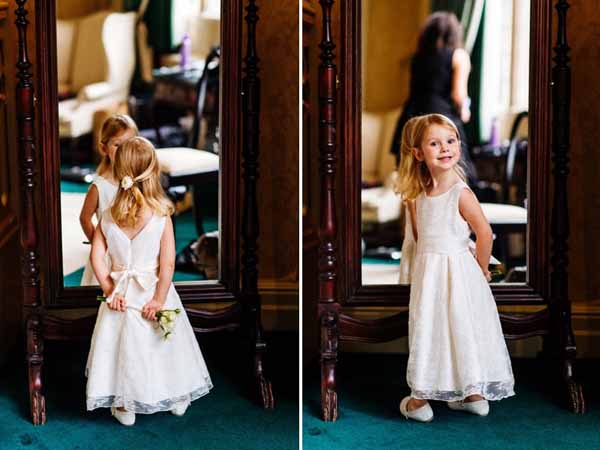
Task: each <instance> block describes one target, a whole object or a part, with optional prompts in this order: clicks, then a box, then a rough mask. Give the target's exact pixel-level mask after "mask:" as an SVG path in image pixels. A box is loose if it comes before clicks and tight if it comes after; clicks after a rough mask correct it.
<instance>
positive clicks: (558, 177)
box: [549, 0, 585, 413]
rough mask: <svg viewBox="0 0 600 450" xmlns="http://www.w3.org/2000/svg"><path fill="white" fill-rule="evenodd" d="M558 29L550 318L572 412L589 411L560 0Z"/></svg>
mask: <svg viewBox="0 0 600 450" xmlns="http://www.w3.org/2000/svg"><path fill="white" fill-rule="evenodd" d="M555 8H556V11H557V13H558V27H557V35H556V45H555V47H554V53H555V56H554V58H553V60H554V63H555V64H554V67H553V68H552V100H553V102H552V104H553V117H552V119H553V123H554V127H553V130H554V140H553V146H552V153H553V156H552V161H553V163H554V167H553V170H552V173H553V174H554V201H553V205H552V225H551V226H552V247H551V251H552V257H551V260H550V261H551V266H552V270H551V274H550V305H549V307H550V318H551V322H552V328H553V331H554V333H555V334H553V337H552V340H554V341H555V342H556V343H557V344H558V347H557V350H558V355H559V357H560V360H561V365H562V378H563V380H562V381H563V383H564V387H565V388H566V398H567V403H568V406H569V408H570V409H571V411H573V412H576V413H583V412H585V402H584V399H583V393H582V390H581V386H580V385H579V384H578V383H577V382H576V381H575V377H574V367H573V365H574V362H575V356H576V348H575V337H574V336H573V329H572V326H571V303H570V301H569V290H568V266H569V256H568V240H569V205H568V195H567V177H568V175H569V139H570V129H569V127H570V120H569V111H570V106H571V68H570V66H569V61H570V58H569V50H570V48H569V44H568V43H567V10H568V9H569V3H568V2H567V1H566V0H558V1H557V2H556V5H555Z"/></svg>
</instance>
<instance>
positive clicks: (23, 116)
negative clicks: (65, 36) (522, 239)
mask: <svg viewBox="0 0 600 450" xmlns="http://www.w3.org/2000/svg"><path fill="white" fill-rule="evenodd" d="M26 3H27V0H17V5H18V8H17V10H16V11H15V14H16V16H17V20H16V22H15V23H16V25H17V28H18V30H19V61H18V62H17V71H18V72H17V76H18V78H19V83H18V84H17V100H18V101H17V114H18V123H19V136H20V137H21V139H19V149H18V150H19V155H20V165H21V187H22V188H23V202H22V208H21V245H22V247H23V256H22V260H21V265H22V273H23V305H24V316H25V318H26V331H27V333H26V334H27V366H28V373H29V401H30V407H31V415H32V419H33V423H34V424H35V425H38V424H43V423H45V422H46V407H45V402H44V396H43V395H42V392H41V391H42V378H41V377H42V374H41V369H42V364H43V350H44V348H43V340H42V330H41V325H42V317H43V315H44V310H43V306H42V302H41V297H40V273H39V253H38V232H37V226H36V219H35V211H36V206H35V189H34V188H35V185H36V179H35V175H36V167H35V146H34V121H33V120H34V93H33V82H32V76H33V75H32V73H31V72H30V69H31V62H30V61H29V54H28V51H27V26H28V25H29V21H28V20H27V13H28V12H27V10H26V8H25V4H26Z"/></svg>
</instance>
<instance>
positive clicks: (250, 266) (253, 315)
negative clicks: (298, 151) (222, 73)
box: [242, 0, 274, 409]
mask: <svg viewBox="0 0 600 450" xmlns="http://www.w3.org/2000/svg"><path fill="white" fill-rule="evenodd" d="M246 12H247V14H246V17H245V20H246V23H247V46H246V56H245V57H244V63H245V66H244V68H243V71H244V73H245V75H244V78H243V79H242V95H243V100H242V110H243V112H244V116H243V119H242V130H243V151H242V155H243V163H242V168H243V176H244V205H243V218H242V238H243V240H242V298H243V301H244V307H245V316H246V317H245V320H246V324H247V325H248V326H249V327H250V329H251V330H252V332H253V339H254V375H255V377H256V382H257V384H258V390H259V396H260V399H261V401H262V404H263V406H264V407H265V408H269V409H270V408H273V407H274V399H273V392H272V388H271V382H270V381H268V380H267V379H266V377H265V373H264V367H263V366H264V364H263V360H264V356H265V353H266V347H267V345H266V342H265V340H264V337H263V330H262V323H261V302H260V295H259V293H258V235H259V225H258V202H257V196H256V184H257V183H256V182H257V179H258V155H259V146H258V144H259V137H260V129H259V121H260V78H259V76H258V72H259V67H258V65H259V62H260V58H259V57H258V54H257V51H256V23H257V22H258V6H257V4H256V1H255V0H249V1H248V6H246Z"/></svg>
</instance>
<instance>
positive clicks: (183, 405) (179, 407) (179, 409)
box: [171, 401, 190, 416]
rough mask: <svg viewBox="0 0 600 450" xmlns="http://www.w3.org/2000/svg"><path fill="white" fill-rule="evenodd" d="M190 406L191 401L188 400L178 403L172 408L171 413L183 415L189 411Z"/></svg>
mask: <svg viewBox="0 0 600 450" xmlns="http://www.w3.org/2000/svg"><path fill="white" fill-rule="evenodd" d="M188 406H190V402H188V401H184V402H179V403H176V404H175V406H174V407H173V409H172V410H171V414H173V415H174V416H183V415H184V414H185V412H186V411H187V409H188Z"/></svg>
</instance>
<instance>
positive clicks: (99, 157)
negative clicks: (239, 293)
mask: <svg viewBox="0 0 600 450" xmlns="http://www.w3.org/2000/svg"><path fill="white" fill-rule="evenodd" d="M57 1H58V4H57V11H58V17H57V21H56V34H57V39H56V42H57V50H58V51H57V83H58V93H59V104H58V111H59V128H60V129H59V135H60V155H61V161H60V162H61V174H60V175H61V176H60V191H61V223H62V258H63V274H64V285H65V286H68V287H71V286H80V285H94V284H97V281H96V280H95V277H94V276H93V272H92V270H91V266H90V264H89V262H88V261H89V254H90V248H91V245H90V237H91V235H92V233H93V229H94V227H95V226H96V225H97V223H98V222H97V218H98V216H99V214H100V212H101V211H102V210H103V209H104V208H107V207H108V206H109V205H110V204H111V202H112V200H113V199H114V196H115V194H116V191H117V189H118V188H117V186H118V180H115V179H114V177H113V176H112V164H111V157H112V156H111V155H112V154H114V152H115V151H118V145H119V144H120V143H122V142H123V141H124V140H126V139H127V138H128V137H129V136H131V135H135V134H138V133H139V134H140V135H142V136H144V137H145V138H147V139H148V140H150V141H151V142H152V144H153V145H154V147H155V148H156V149H157V150H156V151H157V155H158V161H159V164H160V169H161V182H162V185H163V188H164V190H165V193H166V195H167V197H168V198H169V200H170V201H171V202H172V203H173V204H174V206H175V213H174V215H173V216H172V219H173V224H174V232H175V245H176V252H177V256H176V267H175V274H174V277H173V280H174V281H175V282H177V281H196V280H217V279H218V278H219V248H220V245H219V223H220V221H219V217H220V213H219V178H220V177H219V167H220V159H219V148H220V145H219V135H220V129H219V123H220V121H219V109H220V102H219V76H220V71H221V67H220V47H219V45H220V10H221V7H220V0H202V1H196V0H177V1H173V2H170V3H169V4H170V5H171V6H170V8H171V9H170V11H165V8H164V4H163V2H145V1H135V0H133V1H125V2H122V3H123V4H124V7H125V8H127V7H128V6H129V9H126V10H124V11H118V12H115V11H108V10H106V11H105V10H99V11H98V10H93V9H92V10H90V11H85V12H83V13H82V11H81V9H82V8H81V6H82V5H79V6H78V5H77V3H76V2H72V1H70V0H57ZM88 9H89V8H88ZM138 16H141V17H142V20H141V21H138ZM165 30H170V31H169V32H165ZM127 117H130V118H131V119H132V121H133V122H132V121H130V120H127ZM103 124H104V127H103ZM88 192H90V193H91V192H93V194H92V195H91V198H89V201H86V195H88V197H89V196H90V194H87V193H88ZM84 205H85V207H84Z"/></svg>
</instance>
